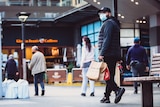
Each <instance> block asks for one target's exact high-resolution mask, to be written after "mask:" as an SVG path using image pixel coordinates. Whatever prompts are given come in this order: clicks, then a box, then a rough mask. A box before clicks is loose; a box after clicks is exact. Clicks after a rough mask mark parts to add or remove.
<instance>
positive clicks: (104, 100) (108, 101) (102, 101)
mask: <svg viewBox="0 0 160 107" xmlns="http://www.w3.org/2000/svg"><path fill="white" fill-rule="evenodd" d="M100 102H101V103H110V100H109V98H106V97H103V98H102V99H101V100H100Z"/></svg>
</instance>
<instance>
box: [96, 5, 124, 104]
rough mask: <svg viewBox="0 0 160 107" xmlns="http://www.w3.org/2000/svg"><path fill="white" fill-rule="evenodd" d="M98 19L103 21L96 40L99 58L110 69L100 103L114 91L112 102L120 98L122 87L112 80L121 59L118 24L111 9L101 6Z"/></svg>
mask: <svg viewBox="0 0 160 107" xmlns="http://www.w3.org/2000/svg"><path fill="white" fill-rule="evenodd" d="M98 15H99V18H100V20H101V21H102V22H103V24H102V26H101V29H100V33H99V40H98V47H99V59H100V60H104V62H106V63H107V65H108V68H109V71H110V79H109V80H107V81H106V89H105V92H104V97H103V98H102V99H101V100H100V102H101V103H110V99H109V97H110V94H111V92H112V91H114V92H115V95H116V97H115V100H114V103H118V102H119V101H120V100H121V97H122V95H123V93H124V92H125V89H124V88H120V87H118V86H117V84H116V83H115V81H114V76H115V67H116V63H117V62H118V61H119V60H120V59H121V51H120V26H119V25H120V24H119V21H118V20H117V19H116V18H114V17H113V16H112V15H111V10H110V9H109V8H107V7H103V8H101V9H100V10H99V11H98Z"/></svg>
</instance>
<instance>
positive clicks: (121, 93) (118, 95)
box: [114, 88, 125, 103]
mask: <svg viewBox="0 0 160 107" xmlns="http://www.w3.org/2000/svg"><path fill="white" fill-rule="evenodd" d="M124 92H125V89H124V88H120V89H119V90H118V91H117V92H116V98H115V100H114V103H118V102H119V101H120V100H121V97H122V95H123V94H124Z"/></svg>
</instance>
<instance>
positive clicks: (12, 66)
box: [5, 59, 18, 75]
mask: <svg viewBox="0 0 160 107" xmlns="http://www.w3.org/2000/svg"><path fill="white" fill-rule="evenodd" d="M5 71H6V72H7V73H8V74H11V75H16V72H17V71H18V69H17V66H16V62H15V60H14V59H9V60H8V61H7V63H6V66H5Z"/></svg>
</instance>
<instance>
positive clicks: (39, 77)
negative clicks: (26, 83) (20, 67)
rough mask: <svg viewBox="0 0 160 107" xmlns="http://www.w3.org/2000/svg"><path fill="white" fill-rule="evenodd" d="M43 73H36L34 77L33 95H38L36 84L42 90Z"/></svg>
mask: <svg viewBox="0 0 160 107" xmlns="http://www.w3.org/2000/svg"><path fill="white" fill-rule="evenodd" d="M43 80H44V72H41V73H38V74H35V75H34V87H35V94H36V95H38V82H39V83H40V85H41V88H42V90H45V89H44V82H43Z"/></svg>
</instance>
